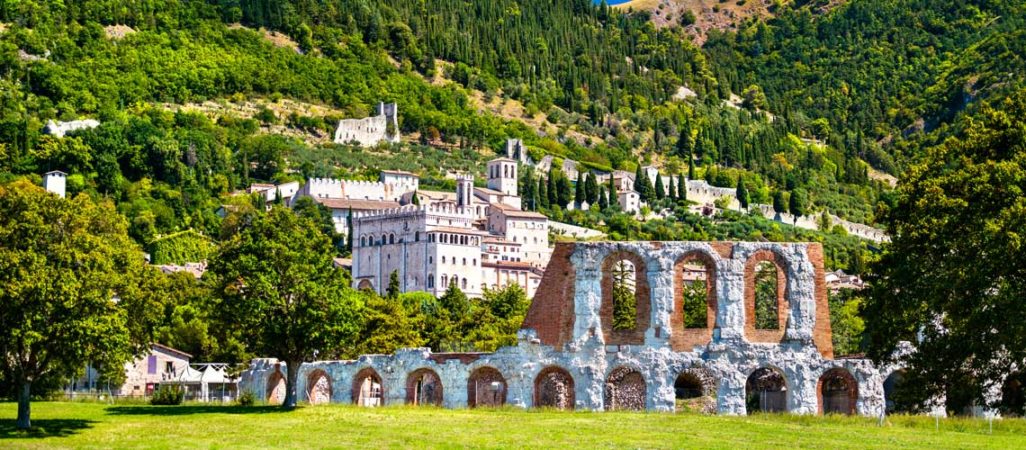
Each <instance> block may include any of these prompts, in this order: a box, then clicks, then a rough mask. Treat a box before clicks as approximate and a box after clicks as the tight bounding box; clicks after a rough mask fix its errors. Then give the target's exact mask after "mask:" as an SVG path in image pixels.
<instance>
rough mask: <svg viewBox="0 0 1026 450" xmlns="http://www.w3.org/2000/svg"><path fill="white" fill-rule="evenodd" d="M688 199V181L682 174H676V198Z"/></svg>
mask: <svg viewBox="0 0 1026 450" xmlns="http://www.w3.org/2000/svg"><path fill="white" fill-rule="evenodd" d="M687 199H688V183H687V180H685V179H684V174H680V175H677V200H687Z"/></svg>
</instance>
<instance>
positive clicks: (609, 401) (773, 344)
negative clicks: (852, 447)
mask: <svg viewBox="0 0 1026 450" xmlns="http://www.w3.org/2000/svg"><path fill="white" fill-rule="evenodd" d="M765 286H772V287H771V288H766V287H765ZM614 291H615V292H617V294H614ZM757 291H758V292H757ZM624 292H627V293H629V294H624ZM695 292H697V293H698V294H697V296H696V295H695ZM767 295H768V298H770V299H771V302H770V303H769V307H767V306H766V303H765V302H764V301H762V300H760V302H761V303H759V306H758V308H760V309H759V311H757V310H756V308H757V301H756V297H757V296H767ZM696 298H697V302H699V303H697V305H698V308H697V309H696V308H695V307H694V306H695V305H696V303H695V302H696V300H695V299H696ZM760 298H762V297H760ZM686 299H689V300H686ZM686 302H687V303H686ZM689 305H690V306H689ZM623 307H628V308H629V311H633V315H630V314H629V315H628V317H629V318H630V319H631V320H626V321H625V320H624V319H623V317H624V316H623V315H622V314H621V315H620V316H618V317H620V319H618V320H619V322H614V313H613V311H614V309H616V310H621V309H619V308H623ZM621 311H622V310H621ZM689 311H690V312H689ZM767 313H769V315H768V316H767ZM518 338H519V342H518V344H517V345H516V346H512V347H504V348H501V349H499V350H498V351H496V352H493V353H434V352H432V351H431V350H430V349H427V348H418V349H403V350H400V351H398V352H396V353H395V354H392V355H364V356H360V357H359V358H358V359H356V360H349V361H315V362H309V363H304V364H303V365H302V367H301V368H300V370H299V379H298V386H297V387H298V390H299V392H300V394H299V395H300V400H306V401H309V402H311V403H325V402H334V403H353V404H358V405H363V406H380V405H393V404H430V405H440V406H444V407H449V408H462V407H476V406H485V405H489V406H494V405H507V404H508V405H515V406H518V407H522V408H531V407H553V408H559V409H585V410H619V409H628V410H653V411H675V410H678V409H680V408H685V407H687V408H694V409H702V410H706V411H709V412H719V413H722V414H746V413H750V412H753V411H787V412H792V413H799V414H820V413H841V414H861V415H868V416H878V415H880V414H882V413H883V412H884V410H885V408H886V405H887V401H888V397H889V393H888V389H889V388H888V386H890V387H893V386H894V385H895V377H898V376H900V370H899V369H898V368H896V367H878V366H876V365H874V364H873V363H872V362H871V361H869V360H867V359H857V358H843V359H841V358H834V355H833V347H832V344H831V331H830V313H829V309H828V303H827V288H826V284H825V281H824V269H823V249H822V246H821V245H820V244H816V243H808V244H806V243H768V242H751V243H748V242H746V243H740V242H739V243H732V242H595V243H559V244H557V245H556V247H555V250H554V253H553V255H552V257H551V261H550V263H549V265H548V267H547V269H546V271H545V273H544V276H543V278H542V282H541V286H540V287H539V289H538V290H537V294H536V295H535V297H534V301H533V303H532V304H531V307H530V310H529V311H528V313H527V317H526V319H525V320H524V323H523V327H522V329H521V331H520V333H519V335H518ZM285 373H286V370H285V367H284V363H280V362H278V361H277V360H274V359H257V360H254V361H253V362H252V363H251V365H250V367H249V369H248V370H247V371H245V372H244V373H243V375H242V380H241V384H240V388H241V389H245V390H249V391H252V392H254V393H255V394H257V396H258V397H259V398H263V399H266V400H268V401H269V402H272V403H274V402H280V401H281V400H282V399H283V397H284V374H285Z"/></svg>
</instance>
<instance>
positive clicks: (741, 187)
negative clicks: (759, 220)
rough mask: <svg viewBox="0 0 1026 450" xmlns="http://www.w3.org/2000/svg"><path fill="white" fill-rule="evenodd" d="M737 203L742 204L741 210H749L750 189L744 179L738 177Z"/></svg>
mask: <svg viewBox="0 0 1026 450" xmlns="http://www.w3.org/2000/svg"><path fill="white" fill-rule="evenodd" d="M737 201H738V202H740V203H741V209H744V210H748V189H746V188H745V182H744V179H742V177H740V176H739V177H737Z"/></svg>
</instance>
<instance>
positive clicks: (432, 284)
mask: <svg viewBox="0 0 1026 450" xmlns="http://www.w3.org/2000/svg"><path fill="white" fill-rule="evenodd" d="M427 287H429V288H433V287H435V274H433V273H429V274H428V276H427Z"/></svg>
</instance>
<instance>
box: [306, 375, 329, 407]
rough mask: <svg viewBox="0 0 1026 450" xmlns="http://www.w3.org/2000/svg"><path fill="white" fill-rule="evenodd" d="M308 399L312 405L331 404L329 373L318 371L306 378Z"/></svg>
mask: <svg viewBox="0 0 1026 450" xmlns="http://www.w3.org/2000/svg"><path fill="white" fill-rule="evenodd" d="M306 399H307V401H308V402H310V404H311V405H321V404H325V403H330V402H331V378H330V377H328V373H327V372H325V371H324V370H321V369H317V370H314V371H313V372H310V375H308V376H307V377H306Z"/></svg>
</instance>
